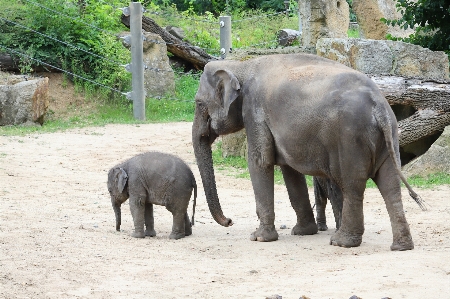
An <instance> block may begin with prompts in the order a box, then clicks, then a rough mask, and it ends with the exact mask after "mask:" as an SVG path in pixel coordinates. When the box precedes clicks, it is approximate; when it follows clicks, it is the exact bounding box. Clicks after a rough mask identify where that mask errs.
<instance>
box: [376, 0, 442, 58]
mask: <svg viewBox="0 0 450 299" xmlns="http://www.w3.org/2000/svg"><path fill="white" fill-rule="evenodd" d="M396 6H397V10H398V11H401V13H402V18H401V19H399V20H386V19H382V21H383V22H385V23H386V24H388V25H392V26H394V25H398V26H400V27H402V28H404V29H407V28H411V29H415V33H414V34H411V35H410V36H409V37H408V38H397V37H394V36H391V35H389V36H388V38H389V39H392V40H402V41H405V42H409V43H413V44H417V45H421V46H422V47H426V48H429V49H431V50H434V51H446V52H447V53H450V2H449V1H448V0H418V1H412V0H397V4H396Z"/></svg>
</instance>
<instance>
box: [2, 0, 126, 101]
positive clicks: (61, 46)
mask: <svg viewBox="0 0 450 299" xmlns="http://www.w3.org/2000/svg"><path fill="white" fill-rule="evenodd" d="M11 2H12V1H9V0H8V1H6V0H0V4H1V6H2V8H3V7H4V8H5V9H4V10H3V13H0V16H1V18H2V19H0V23H1V26H0V34H1V38H0V40H1V41H0V45H1V46H3V50H5V47H7V48H10V49H14V50H16V51H17V52H19V53H23V54H24V55H23V56H22V55H20V54H15V53H12V54H13V56H16V57H17V58H18V61H19V67H20V69H21V72H22V73H33V72H34V71H35V68H36V67H37V66H38V65H39V64H40V62H45V63H46V64H44V65H43V66H44V68H47V69H48V68H49V67H48V65H47V64H49V65H52V66H55V67H57V68H60V69H64V70H65V71H67V72H68V76H69V77H70V78H71V79H72V80H73V81H74V82H75V83H76V84H77V86H80V87H82V88H83V89H84V90H86V91H88V92H94V91H97V92H100V93H102V94H104V96H105V97H109V96H110V95H111V90H110V89H105V88H103V87H102V88H99V85H97V84H95V83H93V82H98V83H99V84H101V85H105V86H108V87H111V88H113V89H116V90H120V91H124V90H128V89H129V88H130V80H131V79H130V78H131V75H130V74H129V73H128V72H127V71H125V69H124V68H123V67H122V66H121V65H123V64H126V63H128V62H129V61H130V54H129V51H128V50H127V49H125V48H124V47H123V46H122V44H121V42H120V41H119V40H118V39H117V38H116V36H115V34H116V33H118V32H120V31H123V30H124V29H125V26H123V25H122V24H121V23H120V22H119V21H118V20H119V19H120V15H121V11H120V10H118V9H115V8H114V7H112V6H109V5H104V4H102V3H99V2H98V1H93V0H92V1H85V2H86V5H85V6H83V7H80V6H79V5H78V3H79V1H77V0H67V1H59V0H41V1H37V0H22V1H17V2H16V3H11ZM109 2H110V3H111V4H112V5H114V6H117V7H120V6H126V5H128V4H127V2H126V1H119V0H111V1H109ZM38 33H41V34H38ZM44 35H45V36H44ZM69 45H72V46H69ZM91 53H92V54H91ZM79 77H83V78H86V79H88V80H83V79H80V78H79ZM90 81H93V82H90Z"/></svg>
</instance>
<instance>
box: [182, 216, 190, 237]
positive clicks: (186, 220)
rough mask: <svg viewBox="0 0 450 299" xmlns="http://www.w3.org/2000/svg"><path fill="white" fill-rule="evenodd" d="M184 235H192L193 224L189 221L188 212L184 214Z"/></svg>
mask: <svg viewBox="0 0 450 299" xmlns="http://www.w3.org/2000/svg"><path fill="white" fill-rule="evenodd" d="M184 235H185V236H190V235H192V223H191V220H189V215H188V213H187V212H186V213H185V214H184Z"/></svg>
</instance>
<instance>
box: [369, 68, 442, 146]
mask: <svg viewBox="0 0 450 299" xmlns="http://www.w3.org/2000/svg"><path fill="white" fill-rule="evenodd" d="M371 79H372V80H373V81H374V82H375V83H376V84H377V85H378V87H379V88H380V90H381V91H382V93H383V95H384V96H385V97H386V99H387V101H388V102H389V104H390V105H391V107H392V108H393V110H394V112H396V116H397V120H398V126H399V143H400V147H404V146H407V145H408V144H411V143H414V142H416V141H418V140H420V139H423V138H424V137H428V136H433V135H436V134H439V135H440V133H441V132H442V131H443V130H444V128H445V127H446V126H448V125H450V82H448V81H444V80H442V81H439V80H422V79H418V78H405V77H398V76H379V75H377V76H371ZM430 146H431V144H430Z"/></svg>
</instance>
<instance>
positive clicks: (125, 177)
mask: <svg viewBox="0 0 450 299" xmlns="http://www.w3.org/2000/svg"><path fill="white" fill-rule="evenodd" d="M127 181H128V174H127V173H126V172H125V170H123V168H119V181H118V182H117V188H118V189H119V192H120V193H122V192H123V189H125V185H126V184H127Z"/></svg>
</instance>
